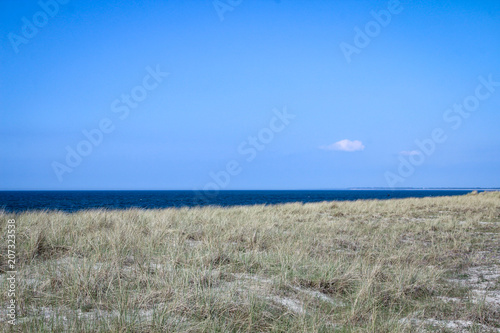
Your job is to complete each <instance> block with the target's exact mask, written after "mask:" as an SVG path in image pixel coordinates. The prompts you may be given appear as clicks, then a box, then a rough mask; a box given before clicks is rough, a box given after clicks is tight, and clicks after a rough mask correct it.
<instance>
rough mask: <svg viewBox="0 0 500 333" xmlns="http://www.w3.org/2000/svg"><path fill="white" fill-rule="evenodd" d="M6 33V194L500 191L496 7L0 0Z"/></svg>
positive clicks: (0, 172) (0, 148)
mask: <svg viewBox="0 0 500 333" xmlns="http://www.w3.org/2000/svg"><path fill="white" fill-rule="evenodd" d="M0 35H1V36H2V39H1V47H0V117H1V118H0V139H1V140H0V189H4V190H9V189H18V190H20V189H186V190H192V189H203V188H204V187H205V188H207V189H208V188H215V189H328V188H345V187H365V186H366V187H372V186H373V187H376V186H380V187H382V186H383V187H385V186H396V187H399V186H403V187H422V186H423V187H499V186H500V154H499V152H500V131H499V128H500V2H499V1H497V0H491V1H485V0H475V1H473V0H470V1H461V0H447V1H444V0H443V1H431V0H425V1H409V0H401V2H399V3H398V2H394V1H393V2H388V1H358V0H356V1H348V0H343V1H315V0H307V1H305V0H304V1H298V0H279V1H278V0H265V1H264V0H251V1H250V0H242V1H238V0H220V1H219V0H217V1H212V0H199V1H194V0H192V1H174V0H172V1H108V0H105V1H78V0H69V1H68V0H64V1H63V0H60V1H59V2H55V0H42V1H40V2H37V1H23V0H16V1H14V0H5V1H1V2H0ZM85 133H86V134H85ZM417 141H418V142H420V144H418V143H417Z"/></svg>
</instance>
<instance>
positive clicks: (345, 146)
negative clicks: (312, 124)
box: [319, 139, 365, 152]
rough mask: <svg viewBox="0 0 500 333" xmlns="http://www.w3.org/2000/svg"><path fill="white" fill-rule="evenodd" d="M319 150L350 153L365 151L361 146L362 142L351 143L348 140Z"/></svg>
mask: <svg viewBox="0 0 500 333" xmlns="http://www.w3.org/2000/svg"><path fill="white" fill-rule="evenodd" d="M319 148H320V149H323V150H339V151H349V152H352V151H360V150H363V149H365V146H364V145H363V142H361V141H359V140H354V141H351V140H348V139H344V140H340V141H337V142H335V143H332V144H331V145H328V146H321V147H319Z"/></svg>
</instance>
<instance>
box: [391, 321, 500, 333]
mask: <svg viewBox="0 0 500 333" xmlns="http://www.w3.org/2000/svg"><path fill="white" fill-rule="evenodd" d="M399 322H400V323H402V324H405V325H411V326H413V328H416V329H417V332H429V330H426V329H425V327H429V326H430V327H433V328H438V329H449V330H453V332H460V333H465V332H477V329H480V330H481V332H500V328H495V327H490V326H486V325H483V324H478V323H474V322H472V321H469V320H437V319H433V318H429V319H416V318H403V319H401V320H399ZM432 331H434V330H432Z"/></svg>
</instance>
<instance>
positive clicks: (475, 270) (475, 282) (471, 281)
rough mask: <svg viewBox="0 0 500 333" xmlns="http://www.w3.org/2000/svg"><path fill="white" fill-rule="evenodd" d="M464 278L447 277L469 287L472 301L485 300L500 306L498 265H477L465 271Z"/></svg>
mask: <svg viewBox="0 0 500 333" xmlns="http://www.w3.org/2000/svg"><path fill="white" fill-rule="evenodd" d="M465 273H466V274H467V276H468V277H467V278H465V279H449V280H448V281H449V282H452V283H457V284H460V285H462V286H464V287H467V288H470V290H471V292H472V294H473V295H474V298H473V299H472V301H473V302H474V303H478V302H483V301H484V302H485V303H488V304H490V305H493V306H500V267H499V266H497V265H493V266H477V267H471V268H469V269H468V270H467V271H466V272H465Z"/></svg>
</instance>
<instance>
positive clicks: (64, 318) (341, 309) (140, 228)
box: [0, 192, 500, 332]
mask: <svg viewBox="0 0 500 333" xmlns="http://www.w3.org/2000/svg"><path fill="white" fill-rule="evenodd" d="M12 218H13V219H15V220H16V225H17V252H18V254H17V259H18V268H17V269H18V271H19V273H18V279H17V296H18V297H17V299H18V302H19V308H18V316H19V320H18V324H17V326H16V328H15V330H19V331H22V332H31V331H33V332H34V331H45V332H52V331H54V332H57V331H61V332H63V331H74V332H82V331H87V332H108V331H111V332H171V331H172V332H173V331H183V332H238V331H244V332H332V331H338V332H404V331H408V332H413V331H415V330H417V329H421V330H424V329H429V330H432V329H435V330H440V331H446V330H449V331H471V332H483V331H492V332H496V331H500V300H499V298H498V296H499V295H500V291H499V290H500V283H499V275H498V274H499V273H500V269H499V263H500V239H499V237H500V193H498V192H490V193H480V194H470V195H466V196H456V197H437V198H421V199H399V200H387V201H378V200H368V201H356V202H323V203H310V204H298V203H295V204H283V205H276V206H263V205H257V206H243V207H231V208H218V207H205V208H182V209H162V210H140V209H128V210H112V211H111V210H109V211H108V210H88V211H82V212H77V213H63V212H52V211H47V212H43V211H37V212H25V213H21V214H11V213H6V212H0V221H1V222H0V227H1V229H0V234H1V235H2V240H1V246H2V248H1V253H2V258H1V260H2V262H1V264H2V266H1V267H0V269H1V270H2V271H3V272H4V271H6V270H7V268H6V266H5V264H6V256H5V254H6V251H7V250H6V244H7V241H6V223H7V220H8V219H12ZM0 288H2V290H6V288H7V282H6V280H5V274H2V275H0ZM1 295H2V296H1V302H2V304H7V303H6V302H7V301H8V298H7V295H6V294H5V293H3V292H2V294H1ZM2 311H3V307H2ZM0 318H1V319H0V320H1V322H0V325H1V327H2V329H4V330H5V331H8V329H9V326H8V325H7V323H6V322H5V313H1V317H0Z"/></svg>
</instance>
